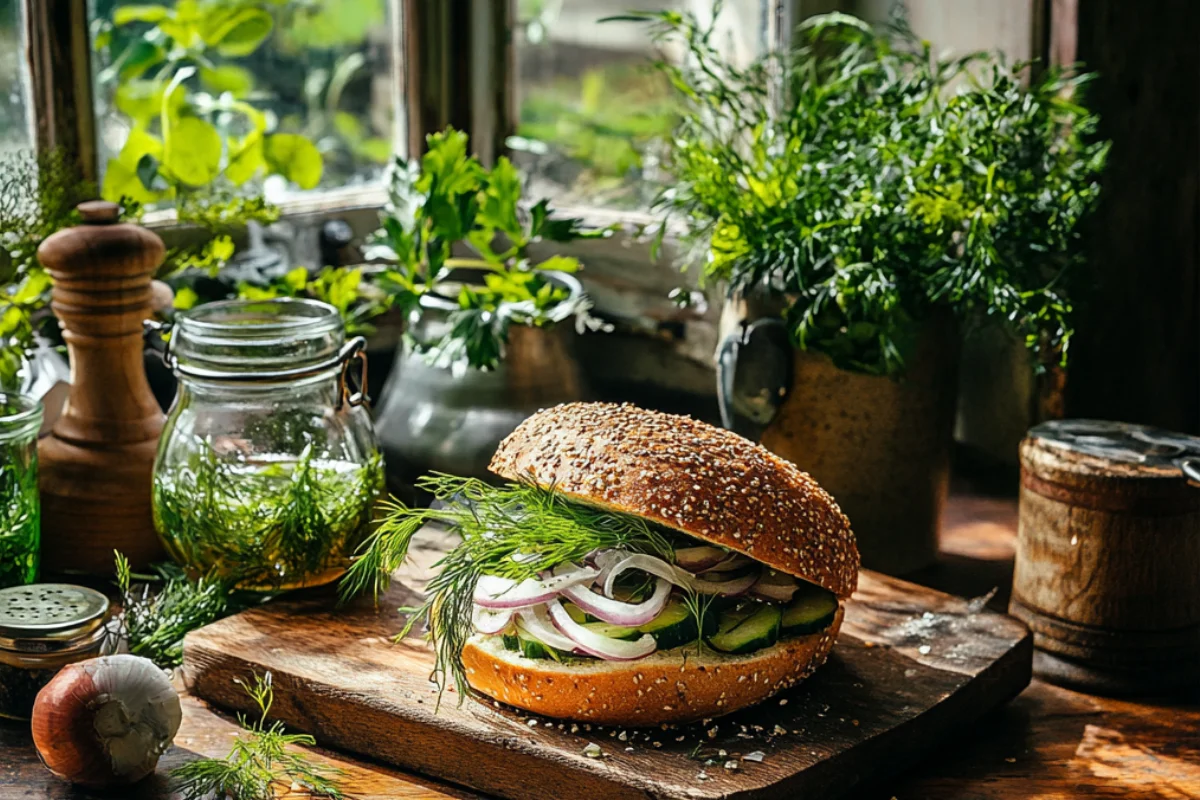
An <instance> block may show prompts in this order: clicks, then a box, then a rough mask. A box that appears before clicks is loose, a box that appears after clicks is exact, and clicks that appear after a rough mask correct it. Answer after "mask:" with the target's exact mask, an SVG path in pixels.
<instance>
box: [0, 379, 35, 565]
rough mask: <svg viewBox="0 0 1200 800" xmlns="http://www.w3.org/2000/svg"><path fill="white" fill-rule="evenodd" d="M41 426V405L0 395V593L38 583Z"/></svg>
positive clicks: (7, 395)
mask: <svg viewBox="0 0 1200 800" xmlns="http://www.w3.org/2000/svg"><path fill="white" fill-rule="evenodd" d="M41 426H42V404H41V403H39V402H38V401H37V400H34V399H32V398H29V397H23V396H21V395H15V394H4V393H2V392H0V588H5V587H9V586H20V585H22V584H26V583H33V581H34V580H36V579H37V572H38V548H39V544H40V539H41V509H40V504H39V498H38V475H37V435H38V429H39V428H41Z"/></svg>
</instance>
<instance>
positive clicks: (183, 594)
mask: <svg viewBox="0 0 1200 800" xmlns="http://www.w3.org/2000/svg"><path fill="white" fill-rule="evenodd" d="M115 555H116V560H117V588H118V590H119V591H120V593H121V608H122V612H121V629H122V633H123V634H124V635H125V637H126V639H127V640H128V642H129V652H131V653H133V654H134V655H136V656H143V657H145V658H148V659H150V660H151V661H153V662H154V663H155V664H157V665H158V666H160V667H162V668H163V669H172V668H174V667H177V666H179V665H180V664H182V663H183V637H184V636H186V635H187V634H188V633H189V632H190V631H194V630H196V629H197V628H202V627H204V626H205V625H208V624H209V623H210V622H215V621H216V620H218V619H220V618H221V617H224V616H227V615H229V614H232V613H234V612H235V611H238V610H240V608H241V607H242V604H241V603H240V602H239V601H238V600H237V599H235V598H234V597H233V596H231V594H230V591H231V589H232V586H231V585H230V584H229V583H228V582H226V581H223V580H220V579H218V578H214V577H201V578H199V579H197V580H192V579H190V578H188V576H187V575H185V574H184V572H183V570H182V569H180V568H179V567H177V566H176V565H174V564H159V565H157V566H155V567H154V574H153V575H135V574H134V573H133V571H132V570H131V569H130V567H129V560H128V559H127V558H125V556H124V555H122V554H121V553H116V554H115ZM135 580H137V581H139V583H138V584H136V585H135V583H134V581H135ZM156 585H157V588H153V587H155V586H156Z"/></svg>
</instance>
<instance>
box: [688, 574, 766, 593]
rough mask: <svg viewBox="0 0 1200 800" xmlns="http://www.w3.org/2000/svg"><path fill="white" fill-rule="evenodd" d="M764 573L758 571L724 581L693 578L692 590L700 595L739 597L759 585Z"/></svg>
mask: <svg viewBox="0 0 1200 800" xmlns="http://www.w3.org/2000/svg"><path fill="white" fill-rule="evenodd" d="M761 574H762V573H760V572H758V571H757V570H755V571H753V572H747V573H746V574H744V575H740V576H738V577H736V578H730V579H729V580H723V581H710V580H708V579H707V578H693V579H692V590H693V591H695V592H697V593H699V594H719V595H722V596H724V597H737V596H738V595H741V594H745V593H746V592H748V591H750V588H751V587H752V586H754V584H756V583H758V579H759V576H760V575H761Z"/></svg>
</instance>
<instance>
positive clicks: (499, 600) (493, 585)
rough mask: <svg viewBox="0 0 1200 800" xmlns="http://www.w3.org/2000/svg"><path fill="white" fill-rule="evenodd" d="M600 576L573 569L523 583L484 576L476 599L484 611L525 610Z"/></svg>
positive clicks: (597, 573) (582, 569)
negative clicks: (502, 609) (488, 609)
mask: <svg viewBox="0 0 1200 800" xmlns="http://www.w3.org/2000/svg"><path fill="white" fill-rule="evenodd" d="M599 574H600V571H599V570H595V569H588V568H586V567H574V568H572V569H568V570H564V571H563V572H562V573H560V574H557V575H553V576H551V577H549V578H544V579H542V580H535V579H533V578H526V579H525V580H523V581H521V582H520V583H517V582H516V581H512V580H509V579H508V578H500V577H497V576H495V575H484V576H482V577H481V578H480V579H479V581H478V583H476V584H475V598H474V599H475V602H476V603H477V604H478V605H481V606H483V607H484V608H493V609H495V608H525V607H527V606H535V605H538V604H539V603H544V602H546V601H547V600H551V599H553V598H555V597H557V596H558V593H559V592H561V591H563V590H564V589H569V588H570V587H572V586H578V585H579V584H581V583H590V582H591V581H593V580H595V579H596V576H598V575H599Z"/></svg>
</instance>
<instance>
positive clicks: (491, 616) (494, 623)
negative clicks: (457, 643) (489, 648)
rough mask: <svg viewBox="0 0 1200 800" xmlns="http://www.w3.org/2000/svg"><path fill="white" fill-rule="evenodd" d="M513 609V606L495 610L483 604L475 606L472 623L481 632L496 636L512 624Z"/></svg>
mask: <svg viewBox="0 0 1200 800" xmlns="http://www.w3.org/2000/svg"><path fill="white" fill-rule="evenodd" d="M512 618H513V611H512V609H511V608H506V609H501V610H493V609H490V608H484V607H483V606H475V608H473V609H472V610H471V624H472V625H473V626H474V627H475V630H477V631H479V632H480V633H484V634H487V635H489V636H494V635H496V634H497V633H500V632H501V631H503V630H504V629H505V628H507V627H508V626H509V625H510V624H512Z"/></svg>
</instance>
